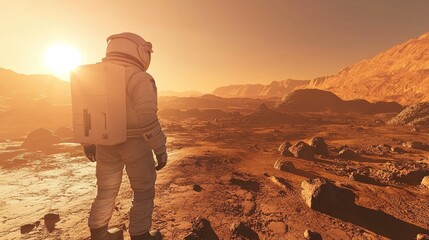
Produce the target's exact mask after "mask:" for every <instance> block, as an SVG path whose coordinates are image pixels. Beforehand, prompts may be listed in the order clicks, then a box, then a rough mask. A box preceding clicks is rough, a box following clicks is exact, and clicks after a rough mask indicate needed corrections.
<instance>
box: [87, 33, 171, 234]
mask: <svg viewBox="0 0 429 240" xmlns="http://www.w3.org/2000/svg"><path fill="white" fill-rule="evenodd" d="M107 43H108V44H107V49H106V57H105V58H104V59H103V62H105V61H107V62H110V63H114V64H119V65H121V66H124V67H126V79H127V80H126V81H127V82H126V95H127V99H126V108H127V129H128V130H127V135H128V138H127V141H126V142H124V143H121V144H117V145H114V146H105V145H97V146H95V145H91V146H84V150H85V154H86V155H87V157H88V158H90V159H94V160H95V158H96V160H97V161H96V162H97V166H96V176H97V196H96V198H95V200H94V202H93V203H92V207H91V212H90V215H89V219H88V225H89V228H90V231H91V239H103V240H104V239H123V233H122V231H120V230H118V229H117V230H116V231H112V230H109V231H108V223H109V220H110V218H111V216H112V213H113V210H114V208H115V198H116V196H117V195H118V191H119V187H120V185H121V182H122V173H123V169H124V167H125V170H126V172H127V175H128V178H129V180H130V184H131V188H132V190H133V193H134V194H133V199H132V207H131V209H130V215H129V216H130V217H129V218H130V219H129V220H130V225H129V233H130V235H131V239H132V240H140V239H142V240H143V239H144V240H146V239H161V234H160V233H159V231H156V230H155V231H150V228H151V222H152V211H153V207H154V197H155V179H156V171H158V170H160V169H162V168H163V167H164V166H165V165H166V163H167V152H166V136H165V134H164V132H163V131H162V128H161V125H160V123H159V121H158V117H157V110H158V109H157V89H156V85H155V81H154V79H153V78H152V76H151V75H149V74H148V73H147V72H146V70H147V69H148V67H149V64H150V61H151V53H152V44H151V43H150V42H146V41H145V40H144V39H143V38H142V37H140V36H138V35H136V34H134V33H121V34H116V35H112V36H110V37H109V38H107ZM152 151H153V152H154V153H155V156H156V160H157V165H155V161H154V158H153V154H152Z"/></svg>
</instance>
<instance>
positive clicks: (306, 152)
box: [289, 141, 314, 160]
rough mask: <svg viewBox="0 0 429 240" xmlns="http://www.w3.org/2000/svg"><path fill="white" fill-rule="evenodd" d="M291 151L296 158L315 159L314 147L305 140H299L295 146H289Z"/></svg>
mask: <svg viewBox="0 0 429 240" xmlns="http://www.w3.org/2000/svg"><path fill="white" fill-rule="evenodd" d="M289 151H290V152H291V153H292V154H293V155H294V157H296V158H302V159H307V160H313V159H314V153H313V148H312V147H311V146H310V145H308V144H307V143H305V142H303V141H299V142H297V143H295V144H294V145H293V146H291V147H290V148H289Z"/></svg>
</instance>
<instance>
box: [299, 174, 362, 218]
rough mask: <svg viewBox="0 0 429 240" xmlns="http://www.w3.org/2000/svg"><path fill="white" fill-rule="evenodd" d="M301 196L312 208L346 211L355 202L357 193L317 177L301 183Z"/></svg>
mask: <svg viewBox="0 0 429 240" xmlns="http://www.w3.org/2000/svg"><path fill="white" fill-rule="evenodd" d="M301 188H302V191H301V196H302V198H303V199H304V201H305V203H306V204H307V206H308V207H310V208H311V209H314V210H316V211H319V212H323V213H338V212H341V211H345V210H344V209H348V208H349V207H350V206H353V205H354V203H355V194H354V193H353V192H352V191H350V190H348V189H345V188H339V187H337V186H335V185H334V184H333V183H331V182H330V181H328V180H326V179H323V178H315V179H309V180H306V181H303V182H302V183H301Z"/></svg>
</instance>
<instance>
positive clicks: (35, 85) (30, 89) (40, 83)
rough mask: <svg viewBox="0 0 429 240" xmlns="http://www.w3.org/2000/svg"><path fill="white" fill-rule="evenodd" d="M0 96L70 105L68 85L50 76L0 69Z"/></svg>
mask: <svg viewBox="0 0 429 240" xmlns="http://www.w3.org/2000/svg"><path fill="white" fill-rule="evenodd" d="M0 96H1V97H3V98H11V99H15V100H16V101H18V100H19V99H24V98H25V99H26V100H27V99H29V98H30V99H35V100H44V101H47V102H49V103H52V104H70V84H69V83H68V82H65V81H62V80H60V79H58V78H56V77H54V76H52V75H42V74H37V75H24V74H19V73H16V72H13V71H11V70H7V69H3V68H0Z"/></svg>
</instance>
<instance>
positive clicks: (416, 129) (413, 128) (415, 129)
mask: <svg viewBox="0 0 429 240" xmlns="http://www.w3.org/2000/svg"><path fill="white" fill-rule="evenodd" d="M410 131H411V132H420V128H418V127H412V128H411V129H410Z"/></svg>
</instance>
